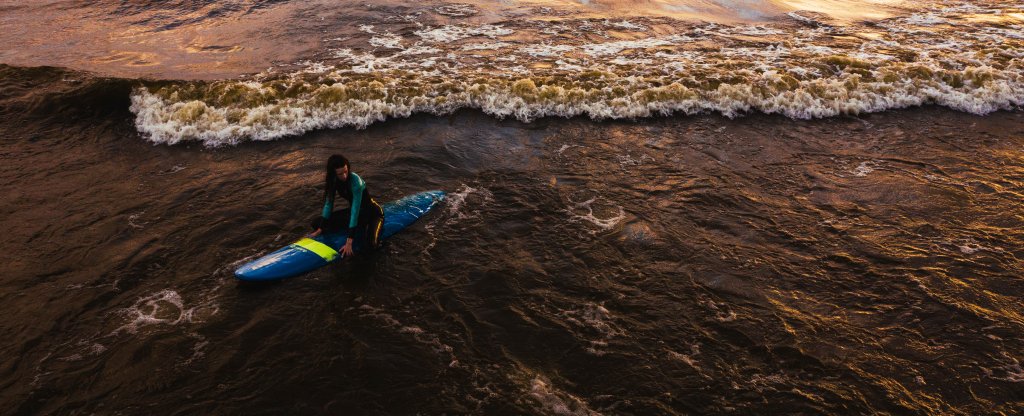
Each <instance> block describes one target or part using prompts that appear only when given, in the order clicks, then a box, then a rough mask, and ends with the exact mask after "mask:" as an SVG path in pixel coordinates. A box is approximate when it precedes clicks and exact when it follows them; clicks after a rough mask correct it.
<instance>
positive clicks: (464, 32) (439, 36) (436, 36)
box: [413, 25, 514, 43]
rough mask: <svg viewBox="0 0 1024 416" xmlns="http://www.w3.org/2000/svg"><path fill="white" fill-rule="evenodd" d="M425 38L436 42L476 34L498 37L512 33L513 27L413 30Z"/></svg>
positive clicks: (454, 39) (482, 26)
mask: <svg viewBox="0 0 1024 416" xmlns="http://www.w3.org/2000/svg"><path fill="white" fill-rule="evenodd" d="M413 33H414V34H415V35H416V36H419V37H421V38H423V40H425V41H428V42H434V43H442V42H454V41H457V40H460V39H465V38H468V37H474V36H486V37H489V38H496V37H498V36H505V35H511V34H512V33H514V32H513V31H512V29H506V28H504V27H501V26H497V25H480V26H441V27H438V28H433V29H424V30H418V31H416V32H413Z"/></svg>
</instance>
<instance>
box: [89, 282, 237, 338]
mask: <svg viewBox="0 0 1024 416" xmlns="http://www.w3.org/2000/svg"><path fill="white" fill-rule="evenodd" d="M199 311H202V312H203V315H213V314H216V313H217V311H218V307H217V305H216V304H213V303H207V304H202V305H199V306H196V307H191V308H186V307H185V304H184V302H183V301H182V298H181V295H179V294H178V292H177V291H174V290H171V289H164V290H161V291H159V292H156V293H153V294H151V295H149V296H144V297H141V298H139V299H138V300H136V301H135V303H134V304H133V305H132V306H131V307H128V308H125V309H122V310H120V311H119V313H120V314H121V315H123V316H125V317H126V318H128V323H126V324H124V325H122V326H121V327H119V328H117V329H115V330H114V331H113V332H111V333H110V334H109V336H114V335H117V334H120V333H128V334H135V333H137V332H138V331H139V329H141V328H143V327H146V326H152V325H169V326H174V325H178V324H181V323H193V322H200V321H201V320H200V318H199V316H197V312H199Z"/></svg>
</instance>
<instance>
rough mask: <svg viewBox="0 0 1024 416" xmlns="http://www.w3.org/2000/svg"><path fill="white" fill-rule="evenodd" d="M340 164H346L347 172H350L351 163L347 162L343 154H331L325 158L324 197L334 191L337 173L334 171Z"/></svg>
mask: <svg viewBox="0 0 1024 416" xmlns="http://www.w3.org/2000/svg"><path fill="white" fill-rule="evenodd" d="M342 166H348V174H349V175H351V174H352V165H350V164H348V159H345V156H342V155H339V154H333V155H331V157H329V158H327V165H326V166H325V169H326V170H327V171H326V176H325V177H324V198H327V197H330V196H331V192H334V185H335V184H337V182H338V174H337V172H335V171H336V170H337V169H339V168H341V167H342Z"/></svg>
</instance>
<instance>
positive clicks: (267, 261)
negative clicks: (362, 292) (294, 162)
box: [235, 191, 444, 281]
mask: <svg viewBox="0 0 1024 416" xmlns="http://www.w3.org/2000/svg"><path fill="white" fill-rule="evenodd" d="M443 199H444V191H426V192H420V193H418V194H413V195H409V196H407V197H404V198H402V199H399V200H397V201H392V202H388V203H386V204H384V205H383V206H382V207H381V208H384V229H383V230H382V231H381V240H384V239H386V238H388V237H390V236H392V235H394V234H395V233H397V232H399V231H401V230H402V229H403V228H405V227H408V226H409V225H410V224H412V223H413V222H415V221H416V220H417V219H419V218H420V217H422V216H423V215H424V214H426V213H427V211H430V209H431V208H433V207H434V205H437V203H438V202H440V201H441V200H443ZM346 238H348V232H347V230H346V231H340V232H337V233H331V234H321V235H318V236H316V237H314V238H303V239H301V240H299V241H296V242H294V243H292V244H289V245H288V246H285V247H283V248H281V249H280V250H277V251H275V252H273V253H270V254H267V255H266V256H263V257H260V258H259V259H256V260H254V261H252V262H249V263H246V264H245V265H243V266H242V267H239V268H238V269H237V270H235V277H236V278H238V279H239V280H245V281H267V280H278V279H285V278H289V277H294V276H298V275H300V274H303V273H306V272H309V271H312V270H315V269H317V268H320V267H323V266H325V265H327V264H328V263H331V262H333V261H335V260H337V259H339V258H341V255H340V254H338V250H340V249H341V247H342V246H344V245H345V239H346ZM360 248H361V247H358V246H356V247H354V249H355V250H356V251H359V249H360Z"/></svg>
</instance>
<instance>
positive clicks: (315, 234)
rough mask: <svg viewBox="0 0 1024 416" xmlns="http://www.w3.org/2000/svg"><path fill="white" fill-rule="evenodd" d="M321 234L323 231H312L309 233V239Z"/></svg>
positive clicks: (318, 229)
mask: <svg viewBox="0 0 1024 416" xmlns="http://www.w3.org/2000/svg"><path fill="white" fill-rule="evenodd" d="M321 232H323V229H320V228H317V229H316V231H313V232H311V233H309V237H310V238H313V237H316V236H318V235H320V233H321Z"/></svg>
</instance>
